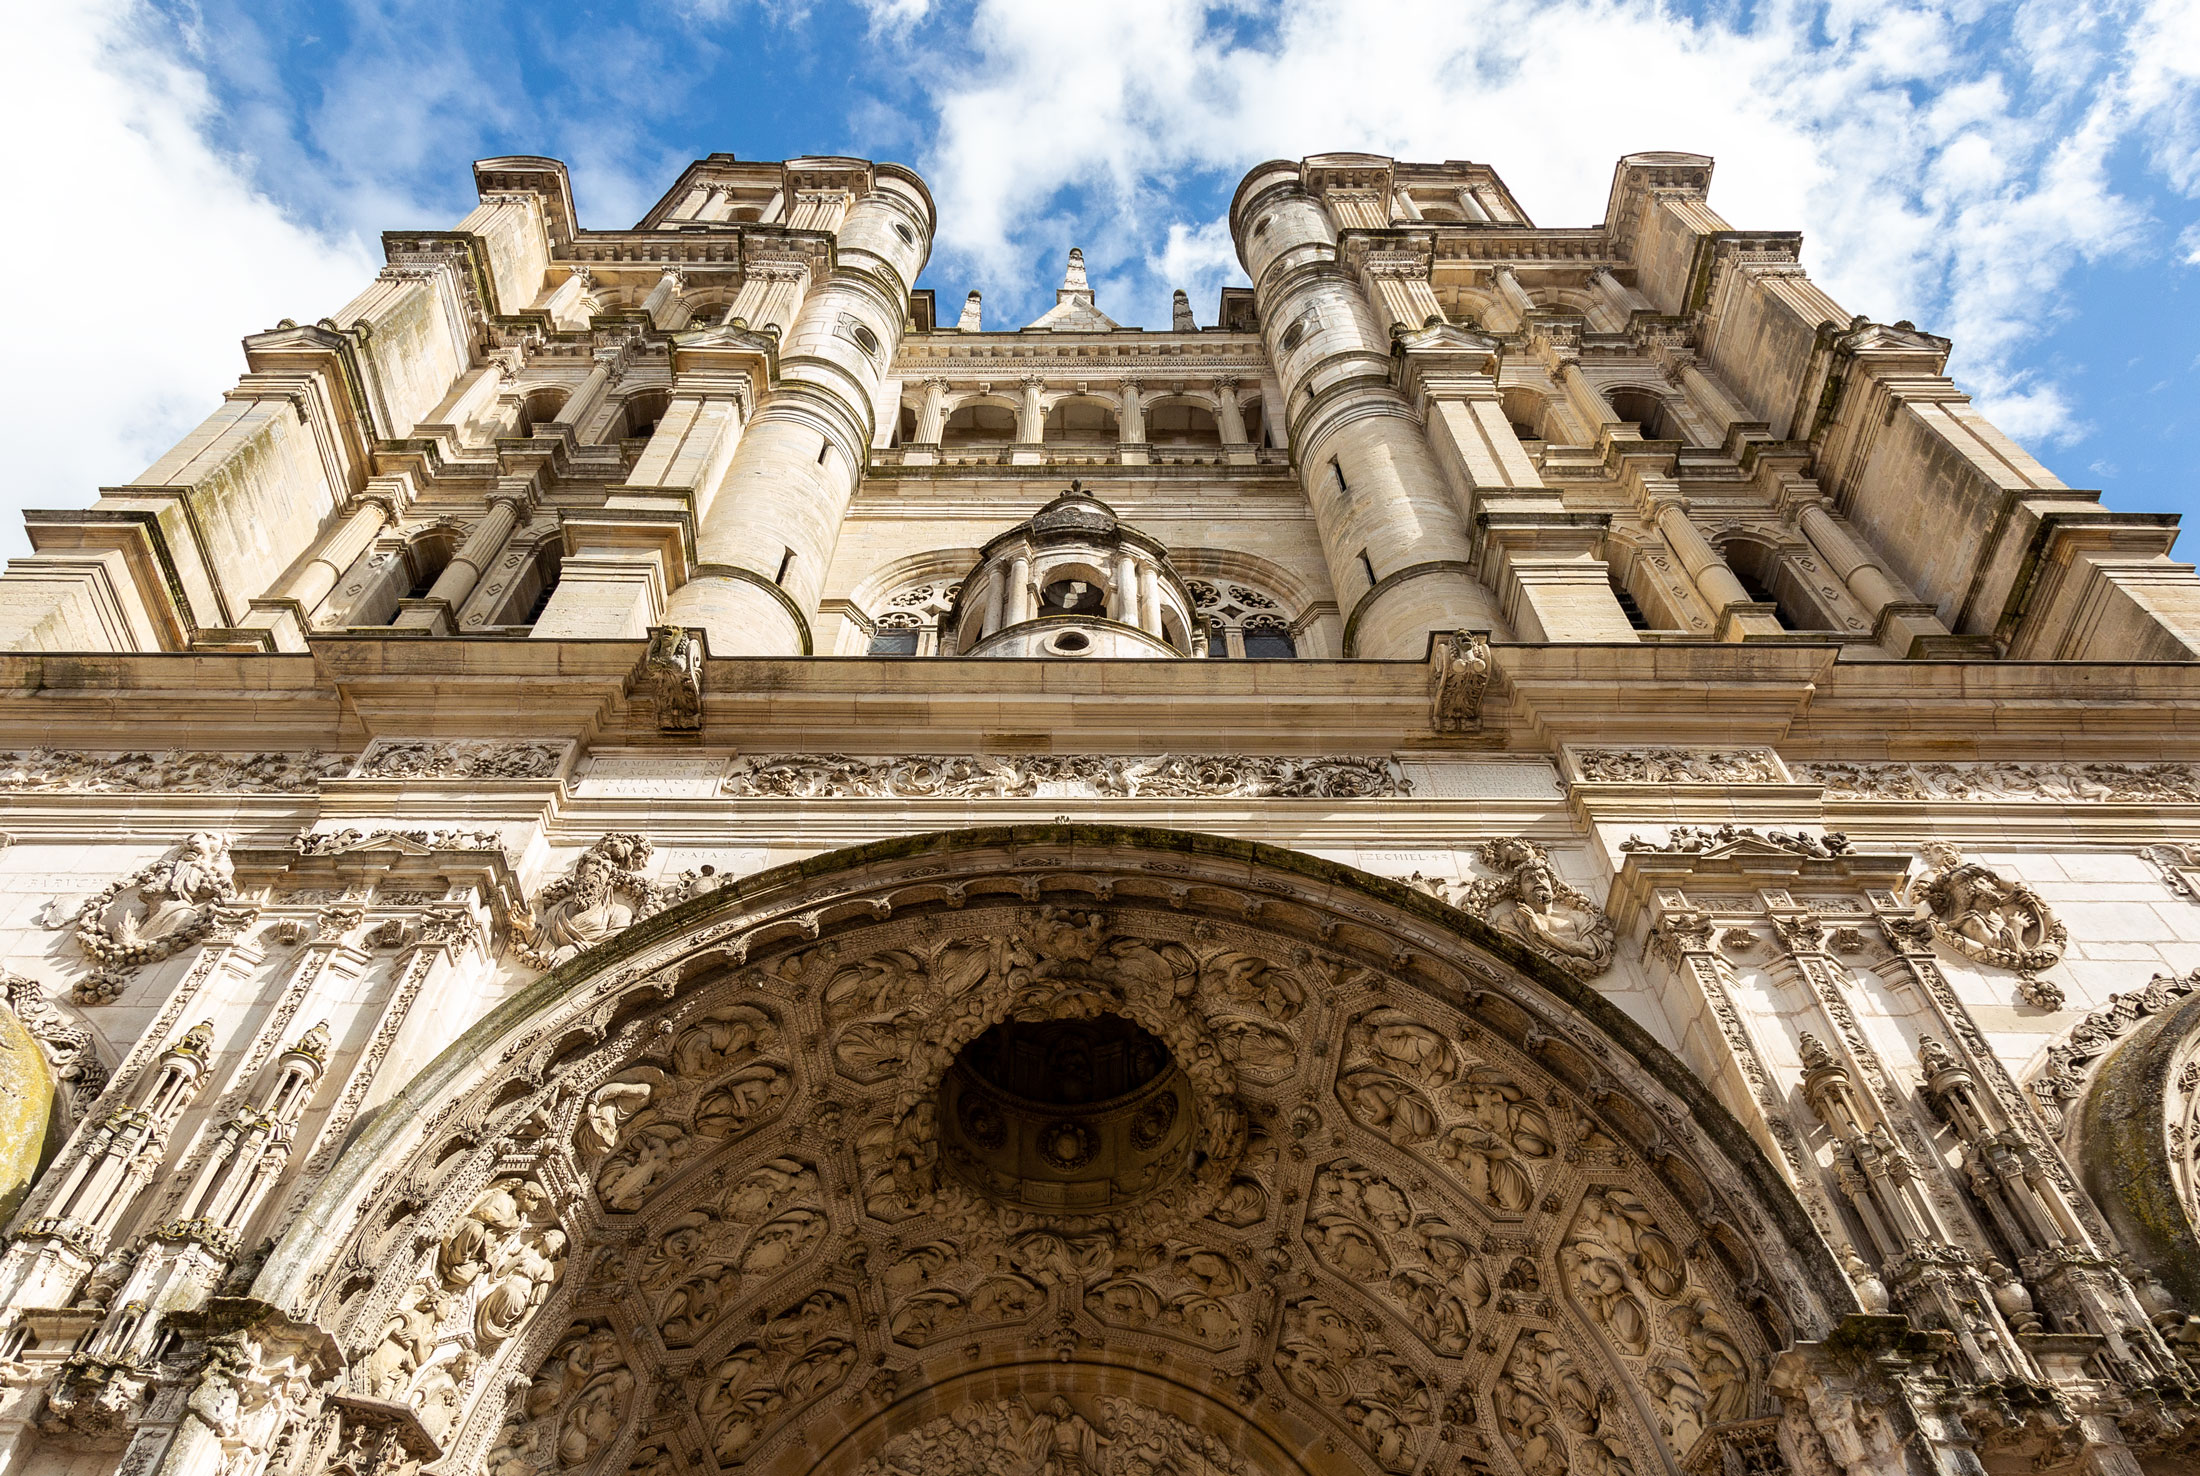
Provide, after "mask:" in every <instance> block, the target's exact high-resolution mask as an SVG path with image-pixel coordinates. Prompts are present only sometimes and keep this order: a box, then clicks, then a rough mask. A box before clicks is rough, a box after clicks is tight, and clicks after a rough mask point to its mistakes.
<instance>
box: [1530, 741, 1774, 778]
mask: <svg viewBox="0 0 2200 1476" xmlns="http://www.w3.org/2000/svg"><path fill="white" fill-rule="evenodd" d="M1572 754H1573V760H1574V767H1575V768H1576V769H1577V770H1579V771H1580V774H1581V777H1582V779H1583V780H1584V781H1585V782H1587V783H1591V784H1785V783H1787V782H1788V777H1787V774H1786V772H1785V771H1784V770H1783V769H1782V768H1781V765H1780V759H1779V756H1778V755H1777V754H1775V753H1774V752H1773V751H1772V750H1771V749H1769V748H1577V749H1574V750H1573V751H1572Z"/></svg>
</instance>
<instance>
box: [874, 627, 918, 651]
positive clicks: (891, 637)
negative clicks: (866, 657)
mask: <svg viewBox="0 0 2200 1476" xmlns="http://www.w3.org/2000/svg"><path fill="white" fill-rule="evenodd" d="M917 634H918V633H917V632H916V631H913V630H882V631H878V632H877V633H875V634H874V635H872V637H871V654H872V655H873V656H914V655H916V654H917Z"/></svg>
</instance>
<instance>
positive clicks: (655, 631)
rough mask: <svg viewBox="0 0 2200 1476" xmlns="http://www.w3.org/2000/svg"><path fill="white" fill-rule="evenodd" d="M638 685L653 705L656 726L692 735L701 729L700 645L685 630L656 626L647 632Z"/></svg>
mask: <svg viewBox="0 0 2200 1476" xmlns="http://www.w3.org/2000/svg"><path fill="white" fill-rule="evenodd" d="M641 678H642V684H643V685H646V686H647V688H648V690H649V694H650V696H652V697H653V698H655V699H656V703H657V726H658V728H660V729H661V730H663V731H664V732H667V733H692V732H695V731H696V730H697V729H699V728H701V727H702V726H703V643H702V641H700V640H699V639H697V637H696V634H695V632H693V631H690V630H688V629H687V628H686V627H685V626H679V625H659V626H656V627H653V628H652V629H651V630H650V632H649V651H648V654H646V655H645V656H643V657H642V670H641Z"/></svg>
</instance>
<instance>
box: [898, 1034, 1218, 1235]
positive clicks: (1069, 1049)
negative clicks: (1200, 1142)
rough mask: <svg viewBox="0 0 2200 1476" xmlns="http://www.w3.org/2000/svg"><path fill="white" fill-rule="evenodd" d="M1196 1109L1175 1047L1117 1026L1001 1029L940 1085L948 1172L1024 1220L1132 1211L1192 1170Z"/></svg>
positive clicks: (967, 1050)
mask: <svg viewBox="0 0 2200 1476" xmlns="http://www.w3.org/2000/svg"><path fill="white" fill-rule="evenodd" d="M1197 1112H1198V1107H1197V1104H1196V1102H1195V1101H1194V1100H1193V1096H1192V1087H1191V1082H1190V1080H1189V1079H1188V1078H1187V1077H1186V1076H1185V1074H1184V1069H1183V1068H1182V1067H1181V1066H1179V1065H1177V1064H1176V1062H1175V1061H1174V1060H1173V1059H1172V1058H1171V1057H1170V1055H1169V1048H1168V1047H1167V1046H1165V1045H1163V1044H1162V1043H1161V1042H1160V1041H1159V1040H1158V1039H1156V1038H1155V1037H1153V1036H1152V1035H1149V1034H1148V1033H1147V1032H1146V1031H1144V1030H1142V1029H1140V1028H1139V1027H1138V1026H1137V1025H1134V1024H1133V1023H1131V1022H1130V1021H1129V1020H1126V1019H1124V1018H1123V1017H1122V1016H1120V1015H1098V1016H1095V1017H1093V1018H1091V1019H1087V1020H1047V1021H1043V1022H1038V1023H1030V1024H1026V1023H1020V1022H1017V1021H1012V1020H1011V1021H1004V1022H1002V1023H1001V1024H999V1025H995V1026H993V1027H992V1028H991V1029H989V1030H987V1031H986V1032H985V1033H984V1034H983V1035H980V1036H979V1037H978V1038H977V1039H976V1040H973V1041H972V1042H971V1043H970V1044H969V1045H967V1046H965V1047H964V1048H963V1050H962V1052H961V1054H960V1055H958V1056H957V1057H956V1058H955V1064H954V1065H953V1066H952V1067H950V1068H949V1070H948V1072H947V1075H946V1077H945V1078H944V1079H943V1080H942V1082H941V1084H940V1138H941V1148H942V1152H943V1156H944V1157H945V1159H946V1161H947V1163H948V1165H949V1167H950V1168H951V1169H952V1170H953V1171H954V1172H955V1173H956V1174H958V1175H959V1176H960V1177H961V1178H962V1179H963V1181H964V1182H965V1183H967V1184H969V1185H970V1186H971V1187H972V1188H974V1189H976V1190H978V1191H979V1192H980V1193H982V1194H984V1195H987V1196H988V1197H990V1198H992V1199H995V1200H998V1201H1000V1202H1002V1203H1005V1204H1009V1205H1013V1206H1015V1207H1018V1208H1021V1209H1028V1210H1034V1211H1038V1212H1041V1213H1045V1212H1049V1211H1052V1212H1067V1213H1072V1214H1091V1213H1097V1212H1100V1211H1104V1210H1111V1209H1118V1208H1122V1207H1124V1206H1127V1205H1130V1204H1134V1203H1136V1202H1137V1201H1138V1200H1140V1199H1143V1198H1145V1197H1146V1196H1147V1195H1149V1194H1151V1193H1152V1192H1153V1191H1154V1190H1155V1189H1158V1188H1160V1187H1161V1186H1162V1185H1163V1184H1166V1183H1168V1182H1169V1181H1170V1180H1172V1179H1173V1178H1175V1177H1176V1175H1177V1174H1178V1173H1179V1172H1180V1171H1181V1170H1182V1169H1183V1167H1184V1163H1185V1159H1186V1156H1187V1154H1188V1152H1189V1149H1190V1145H1191V1136H1192V1134H1191V1129H1192V1124H1193V1122H1194V1120H1195V1119H1196V1116H1197Z"/></svg>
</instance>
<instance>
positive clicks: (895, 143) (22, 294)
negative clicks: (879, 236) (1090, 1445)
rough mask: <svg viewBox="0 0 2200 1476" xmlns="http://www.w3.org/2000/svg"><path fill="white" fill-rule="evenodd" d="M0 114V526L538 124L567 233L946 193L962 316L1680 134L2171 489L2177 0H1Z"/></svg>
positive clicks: (1189, 283)
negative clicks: (1304, 180)
mask: <svg viewBox="0 0 2200 1476" xmlns="http://www.w3.org/2000/svg"><path fill="white" fill-rule="evenodd" d="M0 120H4V122H5V123H6V125H7V132H8V137H9V138H10V140H11V144H12V147H11V148H10V149H9V151H8V152H7V154H6V156H5V157H4V158H0V189H4V190H5V196H4V197H5V198H8V199H10V200H12V201H13V202H14V204H13V206H12V208H11V210H10V217H11V219H10V227H11V228H10V229H9V230H8V231H7V232H6V233H5V234H4V236H0V253H5V257H6V260H5V263H4V266H5V276H4V279H5V280H6V281H7V282H8V283H9V284H10V285H11V287H12V289H13V290H12V294H11V296H12V299H13V300H12V302H11V305H10V306H11V310H12V316H13V318H14V320H15V321H16V323H17V325H18V327H20V328H22V329H24V330H25V331H24V332H22V333H19V334H18V335H17V341H16V346H15V349H14V351H13V352H12V353H10V354H9V355H7V356H6V359H5V363H4V368H0V374H4V375H5V376H6V380H7V382H6V384H5V394H4V397H0V407H4V408H0V427H4V429H5V430H6V432H7V433H8V439H7V442H6V445H7V457H6V463H5V464H6V468H7V470H6V473H5V480H4V481H0V540H4V541H0V552H15V551H19V550H20V549H21V547H22V543H21V537H20V534H19V532H18V531H17V530H16V526H15V524H16V519H15V517H14V514H13V512H12V509H14V508H20V507H68V506H81V505H83V504H84V503H86V502H88V501H89V500H90V498H91V497H92V496H93V495H94V489H95V488H96V487H98V486H99V485H101V484H103V483H114V482H120V481H123V480H126V479H127V478H129V477H130V476H133V475H135V474H136V473H137V472H138V471H139V470H141V469H142V468H143V467H144V466H145V464H146V463H147V462H149V461H150V460H151V459H152V458H153V457H155V456H156V455H158V454H159V452H160V451H162V450H163V449H165V448H166V447H167V446H168V445H169V444H171V443H172V442H173V441H174V440H175V439H176V438H177V437H178V436H180V435H182V434H183V433H184V432H185V431H187V430H188V429H189V428H190V427H191V426H192V425H193V424H195V423H196V422H197V421H198V420H199V419H200V418H201V417H202V416H204V415H205V414H206V413H207V412H208V411H209V410H210V409H211V408H212V407H213V406H214V405H215V404H216V403H217V402H218V400H219V397H220V394H221V392H222V390H223V389H225V388H226V387H227V386H228V385H229V384H230V383H231V382H232V381H233V380H234V378H235V376H236V374H237V373H238V372H239V370H240V369H241V368H242V360H241V356H240V354H239V352H238V348H237V341H238V339H239V337H240V336H242V335H243V334H244V333H246V332H248V331H251V330H254V329H258V328H263V327H267V326H270V325H272V324H273V323H275V322H276V321H277V320H278V319H280V318H284V317H290V318H296V319H299V320H301V321H310V320H312V319H313V318H316V317H319V316H321V315H322V314H324V313H327V312H329V311H331V310H333V309H334V308H336V307H338V306H340V305H341V304H342V303H343V302H345V301H346V300H347V299H349V298H350V297H351V296H352V295H353V294H354V292H355V291H356V290H357V289H358V287H359V285H360V284H361V283H362V282H364V281H365V280H366V279H367V278H368V277H369V276H371V275H372V273H373V271H374V269H375V266H376V264H377V260H378V256H379V247H378V237H379V233H380V232H382V231H383V230H387V229H396V228H403V227H422V226H446V225H449V224H451V223H453V222H455V221H456V220H457V219H458V218H459V217H460V216H462V215H463V214H464V213H465V212H466V210H467V209H468V207H469V204H470V196H471V178H470V174H469V171H468V168H467V165H468V163H469V161H471V160H473V159H475V158H479V157H486V156H489V155H495V154H508V153H539V154H552V155H556V156H558V157H561V158H563V159H565V160H567V161H568V163H569V164H570V165H571V167H572V170H573V176H574V183H575V189H576V193H577V194H578V197H579V205H580V210H581V217H582V221H583V223H584V224H587V225H592V226H599V227H616V226H624V225H628V224H631V223H632V222H633V221H634V219H635V218H636V217H637V216H639V215H640V214H641V213H642V211H643V210H645V209H646V208H647V207H648V205H649V204H650V203H651V202H652V201H654V200H655V199H656V197H657V196H658V195H659V194H660V193H661V192H662V191H663V190H664V189H665V188H666V187H667V186H668V185H669V184H670V182H671V180H672V178H673V177H674V175H675V174H676V173H677V172H678V171H679V169H680V168H681V167H682V166H684V165H685V164H686V163H688V162H689V161H690V160H692V159H694V158H696V157H698V156H700V155H702V154H705V153H709V152H712V151H725V152H730V153H734V154H737V155H739V156H741V157H743V158H752V159H777V158H784V157H788V156H791V155H795V154H803V153H811V154H828V153H842V154H860V155H867V156H871V157H876V158H892V159H899V160H904V161H906V162H909V163H912V164H914V165H916V166H917V167H918V168H919V169H920V170H921V171H922V172H923V174H924V176H925V177H926V179H927V180H928V181H930V183H931V185H932V187H933V190H934V193H935V194H936V196H937V198H938V200H939V205H940V219H941V229H940V235H939V240H938V243H937V246H936V249H935V251H934V254H933V258H932V263H931V266H930V268H929V269H928V270H927V272H926V273H925V277H924V281H923V284H922V285H925V286H929V287H933V288H936V289H937V290H938V292H939V297H940V303H941V307H942V311H943V313H944V314H948V315H951V314H952V313H953V312H954V311H955V309H956V307H957V306H958V305H959V304H960V302H961V300H962V297H963V294H964V293H965V292H967V291H968V290H970V289H971V288H973V287H976V288H979V289H982V290H983V291H984V293H985V299H986V312H987V321H988V325H989V326H995V327H998V326H1003V325H1013V324H1020V323H1022V322H1024V321H1027V320H1028V319H1029V318H1031V317H1033V316H1035V315H1036V314H1037V313H1038V312H1039V311H1041V310H1042V308H1043V307H1044V306H1045V305H1046V304H1047V303H1049V302H1051V300H1052V291H1053V288H1054V286H1055V285H1056V282H1057V280H1058V278H1059V276H1060V271H1061V262H1062V258H1063V255H1064V253H1065V252H1066V251H1067V249H1068V248H1069V247H1070V246H1071V245H1082V246H1083V247H1084V249H1085V254H1086V257H1087V259H1088V261H1089V262H1090V263H1091V266H1092V273H1093V278H1094V282H1095V285H1096V286H1097V287H1098V289H1099V292H1100V301H1101V305H1102V307H1103V308H1104V309H1106V310H1107V311H1108V312H1109V313H1110V314H1111V315H1112V316H1114V317H1116V318H1117V319H1118V320H1120V321H1123V322H1126V323H1145V324H1159V325H1165V324H1166V323H1167V322H1168V318H1169V314H1168V301H1169V293H1170V290H1171V289H1172V288H1175V287H1183V288H1186V289H1187V290H1189V291H1190V293H1191V295H1192V301H1193V304H1194V307H1195V310H1196V311H1197V312H1198V314H1199V316H1200V318H1201V320H1202V321H1212V318H1213V314H1214V304H1215V299H1216V294H1217V292H1218V290H1219V289H1220V288H1221V287H1222V286H1223V285H1225V284H1226V283H1229V282H1232V281H1237V280H1241V278H1240V277H1239V276H1238V272H1237V266H1236V262H1235V260H1234V258H1233V257H1232V254H1231V251H1230V249H1229V238H1228V235H1227V232H1226V231H1225V229H1224V226H1223V214H1224V211H1225V209H1226V207H1227V203H1228V198H1229V193H1230V190H1231V189H1232V188H1233V187H1234V186H1235V184H1236V182H1237V180H1238V179H1239V177H1240V176H1241V175H1242V174H1243V173H1244V171H1245V169H1246V168H1247V167H1248V166H1250V165H1251V164H1254V163H1257V162H1259V161H1261V160H1263V159H1267V158H1274V157H1286V158H1296V157H1298V156H1301V155H1303V154H1307V153H1313V152H1320V151H1328V150H1343V149H1357V150H1367V151H1372V152H1379V153H1387V154H1392V155H1396V156H1398V157H1401V158H1412V159H1447V158H1463V159H1474V160H1480V161H1485V162H1487V163H1490V164H1492V165H1494V166H1495V167H1496V168H1497V169H1498V170H1499V171H1500V172H1501V173H1502V174H1503V175H1504V177H1505V179H1506V181H1507V183H1508V184H1510V185H1511V186H1512V189H1513V191H1514V193H1515V194H1516V195H1517V196H1518V197H1519V199H1520V200H1521V201H1522V203H1523V204H1524V205H1525V206H1526V207H1527V209H1528V210H1529V212H1530V213H1531V214H1532V215H1533V216H1534V217H1535V219H1536V221H1537V222H1538V223H1539V224H1545V225H1588V224H1592V223H1594V222H1595V221H1596V220H1597V219H1598V217H1599V215H1600V213H1601V211H1602V208H1603V203H1604V198H1605V191H1606V189H1607V187H1608V185H1609V183H1610V178H1611V169H1612V163H1613V161H1614V160H1615V159H1616V158H1617V157H1618V156H1619V155H1621V154H1623V153H1629V152H1634V151H1637V150H1644V149H1686V150H1693V151H1697V152H1701V153H1707V154H1711V155H1713V156H1715V157H1716V158H1717V160H1718V173H1717V177H1716V179H1715V180H1714V182H1713V186H1712V203H1713V205H1714V206H1715V207H1717V208H1718V209H1719V210H1720V211H1721V213H1722V214H1724V215H1725V216H1726V217H1727V218H1728V219H1729V220H1730V221H1732V222H1734V223H1735V224H1736V225H1738V226H1743V227H1757V228H1796V229H1801V230H1802V231H1803V232H1804V233H1805V237H1806V242H1805V255H1804V260H1805V263H1806V264H1807V265H1808V266H1809V267H1810V268H1811V270H1812V271H1813V272H1814V273H1815V274H1816V275H1817V276H1818V277H1819V278H1820V280H1821V281H1823V282H1824V283H1825V284H1826V285H1827V287H1828V288H1829V290H1830V291H1831V292H1832V293H1833V295H1834V297H1835V298H1836V299H1837V300H1838V301H1840V302H1841V303H1842V304H1843V305H1844V306H1845V307H1846V308H1848V309H1849V310H1850V311H1851V312H1855V313H1865V314H1869V315H1870V316H1872V317H1875V318H1878V319H1881V320H1886V321H1892V320H1895V319H1898V318H1908V319H1912V320H1914V321H1915V322H1917V323H1918V324H1919V325H1920V326H1922V327H1925V328H1928V329H1931V330H1932V331H1934V332H1938V333H1943V334H1946V335H1949V336H1951V337H1953V338H1954V339H1955V340H1956V358H1955V361H1954V364H1953V366H1952V372H1953V373H1954V374H1955V375H1956V377H1957V378H1958V380H1959V381H1960V382H1961V383H1962V384H1963V385H1964V387H1965V388H1966V389H1968V390H1969V391H1970V392H1971V393H1972V394H1973V395H1974V396H1976V397H1977V398H1978V400H1979V401H1980V402H1981V404H1982V405H1984V406H1985V407H1986V408H1987V410H1988V412H1989V413H1990V414H1992V415H1993V416H1994V417H1995V418H1997V419H1998V420H1999V421H2000V422H2001V423H2002V424H2003V425H2004V426H2005V427H2007V428H2008V429H2009V430H2011V431H2012V432H2014V433H2015V434H2016V435H2017V436H2018V437H2019V438H2020V439H2023V440H2025V441H2026V442H2027V443H2028V444H2030V445H2032V446H2033V447H2034V448H2035V449H2036V450H2038V451H2039V452H2040V453H2041V454H2042V455H2043V456H2044V457H2045V459H2046V460H2047V462H2048V464H2049V465H2050V466H2052V467H2054V468H2055V469H2056V470H2057V471H2058V472H2059V473H2060V474H2061V475H2062V476H2063V477H2065V478H2066V479H2067V480H2069V481H2070V482H2072V483H2073V484H2075V485H2078V486H2082V487H2097V488H2100V489H2101V491H2102V493H2103V495H2104V497H2105V498H2106V500H2107V502H2108V503H2109V505H2110V506H2113V507H2119V508H2127V509H2132V510H2144V511H2163V510H2168V511H2178V512H2188V513H2200V478H2196V477H2195V476H2194V474H2193V473H2192V471H2191V458H2190V455H2189V453H2185V452H2180V451H2178V450H2177V448H2178V447H2180V446H2182V445H2185V444H2186V437H2187V436H2190V435H2192V434H2193V433H2195V432H2196V431H2200V412H2196V410H2195V401H2196V399H2200V3H2196V0H2131V3H2122V4H2088V3H2085V0H2053V3H2027V4H2021V5H1992V4H1985V3H1976V0H1973V3H1954V4H1946V5H1930V4H1902V3H1871V0H1834V3H1823V4H1816V3H1801V0H1797V3H1781V0H1771V3H1734V4H1712V5H1706V6H1701V7H1688V6H1666V5H1657V4H1649V3H1636V0H1503V3H1487V0H1429V3H1413V0H1395V3H1393V0H1280V3H1260V0H1228V3H1215V4H1200V3H1194V0H1104V3H1092V4H1079V3H1075V0H1044V3H1040V0H1015V3H1010V0H981V3H977V4H974V5H972V4H946V3H938V0H869V3H853V4H852V3H841V0H685V3H680V0H663V3H652V0H639V3H632V4H604V5H562V4H556V3H550V4H545V3H540V0H536V3H529V4H517V3H499V0H466V3H452V0H433V3H428V0H421V3H391V4H369V3H349V4H347V3H341V0H318V3H308V0H246V3H239V0H196V3H192V0H58V3H48V4H44V5H19V6H14V7H10V11H9V18H8V19H6V20H4V21H0ZM2195 547H2200V545H2196V546H2195ZM2181 552H2184V553H2185V554H2186V556H2188V557H2192V556H2194V549H2193V548H2186V549H2182V550H2181Z"/></svg>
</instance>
